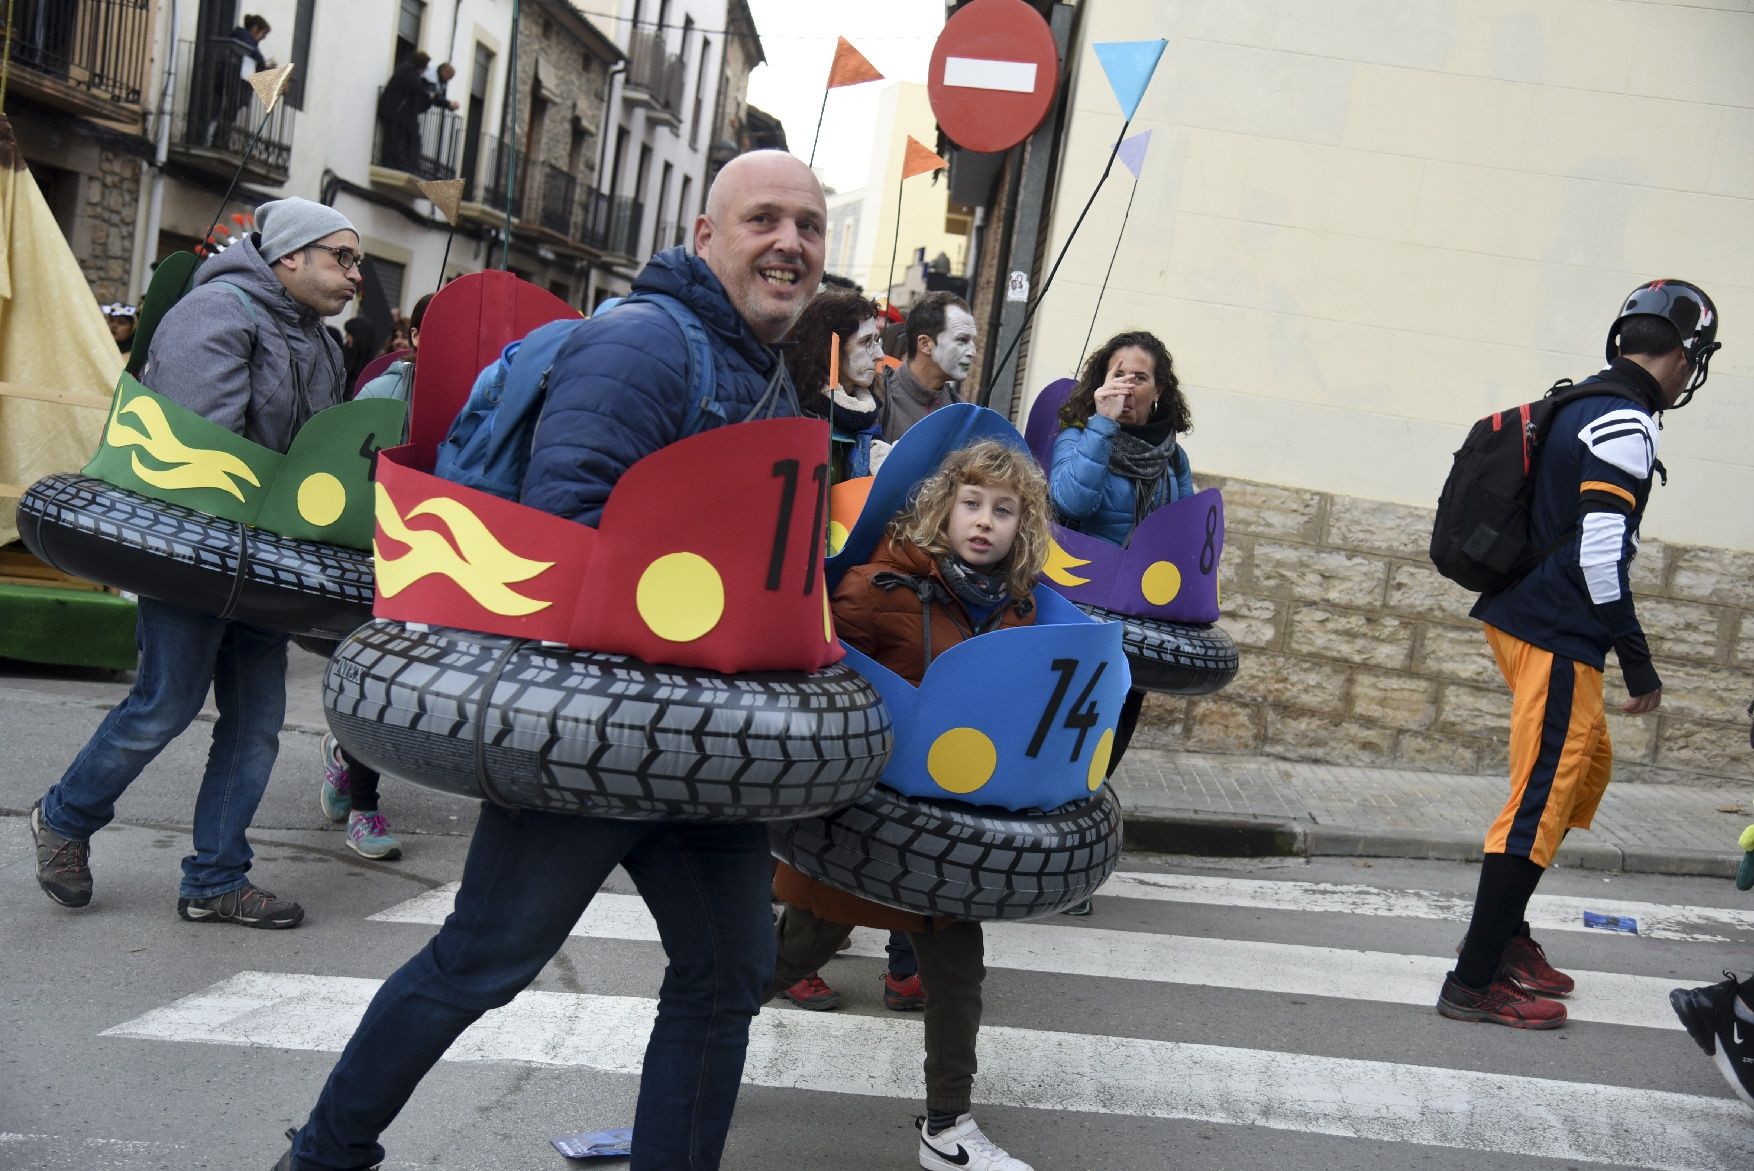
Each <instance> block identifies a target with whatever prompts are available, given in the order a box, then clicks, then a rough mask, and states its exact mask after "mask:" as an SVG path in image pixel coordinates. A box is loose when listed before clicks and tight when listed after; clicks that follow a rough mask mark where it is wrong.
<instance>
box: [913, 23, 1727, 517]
mask: <svg viewBox="0 0 1754 1171" xmlns="http://www.w3.org/2000/svg"><path fill="white" fill-rule="evenodd" d="M1081 7H1082V8H1083V10H1084V11H1083V13H1082V27H1081V29H1080V33H1079V43H1078V45H1076V46H1075V47H1074V48H1073V50H1072V51H1071V52H1070V54H1069V74H1070V77H1069V79H1068V81H1067V84H1069V85H1071V86H1072V115H1071V118H1070V126H1069V130H1068V135H1067V140H1066V143H1065V147H1064V151H1063V154H1062V159H1061V169H1060V172H1059V175H1058V178H1057V184H1056V189H1055V197H1054V209H1053V221H1052V225H1051V239H1050V242H1049V248H1048V252H1047V255H1048V257H1050V258H1051V257H1053V256H1055V255H1057V253H1058V252H1059V249H1060V247H1061V245H1062V244H1063V243H1064V241H1065V239H1066V236H1067V233H1068V232H1069V231H1070V229H1071V226H1072V224H1073V222H1074V220H1075V219H1076V217H1077V215H1078V212H1079V210H1080V209H1081V208H1082V207H1083V205H1084V201H1085V200H1086V199H1087V198H1089V194H1090V191H1091V189H1092V187H1093V186H1094V184H1095V182H1096V179H1097V176H1098V175H1100V174H1101V171H1102V166H1103V163H1104V162H1105V161H1106V159H1107V157H1108V152H1109V149H1110V148H1111V147H1112V145H1113V143H1114V140H1115V138H1116V136H1117V134H1118V133H1119V131H1120V129H1121V117H1120V113H1119V109H1118V106H1117V104H1116V102H1115V99H1114V96H1113V94H1112V92H1111V91H1110V89H1109V86H1108V83H1107V80H1106V78H1105V77H1104V75H1103V72H1102V69H1101V67H1100V65H1099V64H1098V63H1097V61H1096V58H1095V54H1094V53H1093V51H1092V50H1091V48H1090V46H1091V45H1092V44H1093V43H1096V42H1102V41H1118V40H1135V39H1140V38H1144V37H1155V36H1162V37H1166V38H1168V40H1169V47H1168V49H1167V50H1166V51H1165V53H1164V57H1163V60H1162V62H1161V64H1160V65H1159V66H1158V69H1157V73H1156V76H1155V78H1154V79H1153V81H1152V83H1151V86H1150V88H1149V89H1148V90H1147V91H1146V95H1145V99H1144V101H1143V103H1142V104H1141V106H1140V108H1139V111H1138V114H1137V115H1136V116H1135V118H1134V120H1133V123H1132V126H1131V128H1130V130H1129V132H1128V133H1129V134H1131V133H1137V132H1139V131H1141V130H1151V131H1152V140H1151V148H1150V152H1149V154H1148V155H1147V157H1146V160H1145V165H1144V171H1143V177H1142V178H1141V179H1140V181H1139V184H1138V191H1137V194H1136V197H1135V200H1134V203H1133V208H1132V214H1131V218H1130V221H1129V222H1128V224H1127V226H1126V230H1125V236H1124V239H1123V241H1122V248H1121V250H1120V259H1119V261H1118V263H1117V264H1116V266H1115V270H1114V276H1113V278H1112V280H1111V282H1110V284H1109V286H1108V289H1107V292H1106V293H1105V294H1104V295H1103V298H1102V303H1101V310H1100V314H1099V315H1098V316H1097V318H1096V331H1095V338H1094V340H1093V342H1092V344H1093V345H1097V344H1100V343H1101V341H1102V339H1103V338H1105V337H1107V336H1108V335H1109V334H1111V333H1112V332H1114V331H1116V330H1119V329H1123V328H1146V329H1151V330H1153V331H1155V332H1157V333H1158V334H1159V335H1160V336H1162V337H1163V338H1164V339H1165V341H1166V342H1167V343H1168V345H1169V347H1170V349H1171V351H1172V352H1173V353H1174V355H1175V358H1176V365H1177V372H1178V374H1179V375H1180V376H1181V377H1182V379H1183V380H1184V384H1185V386H1186V388H1187V392H1188V394H1189V396H1190V401H1191V405H1192V408H1193V412H1194V419H1195V430H1194V433H1193V435H1192V437H1191V438H1190V440H1189V443H1188V447H1189V450H1190V452H1191V454H1192V456H1193V460H1194V466H1195V468H1196V469H1197V470H1199V469H1203V470H1206V471H1208V472H1211V473H1217V474H1223V475H1228V476H1236V477H1242V478H1247V479H1253V480H1261V481H1267V482H1270V483H1278V484H1287V485H1294V486H1298V487H1303V488H1312V489H1319V490H1322V491H1326V492H1333V493H1338V494H1342V495H1349V496H1361V497H1367V498H1372V499H1378V500H1389V501H1395V502H1399V503H1405V504H1419V505H1425V506H1430V505H1432V504H1434V503H1435V502H1436V498H1437V492H1438V489H1439V487H1440V486H1441V484H1442V481H1443V477H1444V474H1445V473H1446V472H1447V470H1448V467H1449V457H1450V453H1451V452H1452V451H1453V450H1454V449H1455V447H1456V446H1457V445H1458V444H1459V443H1460V442H1461V439H1462V437H1463V435H1464V434H1465V433H1466V431H1467V428H1468V426H1469V425H1470V424H1471V423H1472V421H1473V420H1474V419H1476V418H1478V417H1479V416H1481V415H1483V414H1486V413H1487V412H1489V411H1491V410H1493V409H1496V408H1498V407H1502V406H1508V405H1512V404H1515V403H1518V402H1522V401H1525V400H1527V399H1530V398H1534V397H1536V396H1538V395H1539V394H1540V393H1541V392H1542V391H1543V390H1544V389H1545V388H1546V387H1547V386H1548V385H1549V384H1550V383H1551V382H1553V381H1554V380H1555V379H1557V378H1560V377H1567V376H1569V377H1573V378H1581V377H1582V376H1584V375H1586V374H1588V373H1590V372H1591V371H1593V370H1594V369H1596V368H1597V367H1599V366H1600V365H1601V363H1602V355H1603V342H1604V338H1605V334H1606V332H1607V328H1608V326H1609V324H1610V322H1611V321H1612V319H1613V317H1614V316H1615V313H1616V311H1617V308H1618V306H1619V304H1620V301H1621V299H1622V298H1623V297H1624V296H1625V295H1626V294H1627V293H1628V292H1630V291H1631V290H1632V289H1633V288H1634V287H1635V286H1637V285H1638V284H1639V283H1640V282H1642V281H1643V280H1645V279H1647V278H1649V277H1681V278H1685V279H1688V280H1691V281H1694V282H1695V283H1697V284H1699V285H1701V286H1702V287H1703V288H1705V289H1706V291H1707V292H1709V293H1710V294H1711V295H1712V297H1713V298H1714V299H1715V300H1716V302H1717V305H1718V309H1719V312H1720V315H1721V317H1722V319H1723V321H1724V322H1725V323H1726V324H1725V326H1724V329H1723V331H1722V332H1720V334H1719V339H1720V340H1721V341H1723V342H1724V349H1723V351H1722V352H1721V353H1719V354H1718V356H1717V358H1716V359H1715V360H1714V362H1713V365H1712V375H1711V381H1710V383H1709V384H1708V385H1707V386H1706V388H1705V389H1704V390H1703V391H1702V392H1701V393H1700V395H1699V398H1698V399H1697V400H1696V402H1695V403H1694V404H1693V405H1691V406H1690V407H1688V408H1687V409H1686V410H1683V411H1676V412H1673V413H1671V415H1670V416H1669V418H1668V420H1667V421H1668V426H1667V428H1666V430H1665V431H1664V432H1663V437H1662V457H1663V459H1664V462H1665V463H1666V464H1667V465H1668V468H1669V472H1670V483H1669V485H1668V486H1667V487H1666V488H1659V489H1657V490H1656V491H1655V492H1654V493H1653V496H1652V501H1651V505H1650V509H1649V513H1648V516H1647V518H1646V522H1645V530H1644V531H1645V533H1646V535H1647V536H1651V537H1657V538H1661V539H1664V540H1668V541H1674V542H1681V543H1689V544H1702V545H1713V546H1720V547H1728V548H1735V549H1754V508H1749V507H1747V506H1746V505H1745V503H1744V501H1745V500H1746V499H1747V498H1748V494H1749V492H1750V490H1751V489H1754V69H1750V68H1749V67H1748V58H1749V54H1750V50H1754V11H1750V10H1749V9H1750V4H1749V3H1748V0H1719V2H1718V3H1716V4H1715V5H1711V4H1707V3H1704V2H1703V0H1696V2H1694V3H1686V4H1683V3H1665V2H1660V0H1323V2H1321V3H1314V2H1311V3H1292V4H1287V3H1282V2H1280V0H1186V2H1175V0H1087V2H1086V3H1084V4H1082V5H1081ZM1131 187H1132V177H1131V175H1130V174H1129V173H1128V172H1127V171H1126V170H1125V168H1124V167H1122V166H1120V165H1119V164H1118V163H1117V164H1116V166H1115V169H1114V172H1113V174H1111V176H1110V178H1109V180H1108V183H1107V184H1106V186H1105V187H1104V189H1103V191H1102V193H1101V195H1100V196H1099V198H1098V199H1097V201H1096V204H1095V206H1094V207H1093V208H1092V209H1091V212H1090V215H1089V217H1088V219H1087V220H1086V222H1085V225H1084V228H1083V229H1082V231H1080V233H1079V234H1078V236H1077V238H1076V240H1075V241H1074V243H1073V245H1072V248H1071V251H1070V253H1069V254H1068V255H1067V258H1066V261H1065V264H1064V267H1063V268H1062V269H1061V271H1060V274H1059V276H1058V278H1057V280H1056V281H1055V284H1054V287H1053V290H1052V291H1051V292H1050V293H1049V295H1048V300H1047V302H1046V303H1045V304H1044V305H1043V308H1042V311H1041V313H1040V314H1039V316H1038V317H1037V324H1036V326H1035V334H1034V339H1033V342H1032V345H1031V347H1030V349H1031V353H1030V360H1029V365H1028V374H1027V378H1026V385H1027V387H1028V388H1029V391H1030V393H1032V394H1033V392H1034V391H1035V390H1037V389H1038V388H1039V387H1041V386H1042V385H1044V384H1046V383H1047V382H1048V381H1050V380H1052V379H1054V378H1057V377H1060V376H1063V375H1067V374H1070V373H1072V372H1073V370H1074V369H1075V367H1076V366H1077V365H1078V362H1079V360H1080V358H1081V353H1080V349H1081V346H1082V343H1083V339H1084V336H1085V333H1086V331H1087V330H1088V329H1089V328H1090V325H1091V322H1092V310H1093V308H1094V307H1095V305H1096V300H1097V289H1098V286H1099V284H1100V282H1101V280H1102V274H1103V270H1104V268H1105V267H1106V266H1107V264H1108V262H1109V257H1110V254H1111V252H1112V251H1113V250H1114V248H1115V244H1116V229H1117V227H1118V225H1119V224H1120V222H1121V217H1122V214H1123V211H1124V210H1125V208H1126V205H1127V198H1128V195H1129V191H1130V188H1131ZM910 194H911V193H910ZM1038 279H1039V277H1038Z"/></svg>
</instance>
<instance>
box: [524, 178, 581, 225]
mask: <svg viewBox="0 0 1754 1171" xmlns="http://www.w3.org/2000/svg"><path fill="white" fill-rule="evenodd" d="M530 179H531V181H532V183H536V184H539V186H538V188H537V190H536V195H537V196H538V197H539V200H540V202H539V203H538V204H537V206H536V208H535V212H536V222H537V223H538V224H540V225H542V226H543V227H544V228H547V229H548V230H549V231H550V232H555V233H558V234H559V235H562V236H571V235H572V221H573V206H574V196H575V195H576V193H577V192H578V189H579V181H578V180H577V179H576V178H574V177H573V176H572V175H571V174H569V173H568V172H566V171H563V170H561V169H560V168H559V167H557V166H555V165H554V164H553V163H542V164H541V165H540V169H539V171H538V173H536V174H532V175H531V176H530Z"/></svg>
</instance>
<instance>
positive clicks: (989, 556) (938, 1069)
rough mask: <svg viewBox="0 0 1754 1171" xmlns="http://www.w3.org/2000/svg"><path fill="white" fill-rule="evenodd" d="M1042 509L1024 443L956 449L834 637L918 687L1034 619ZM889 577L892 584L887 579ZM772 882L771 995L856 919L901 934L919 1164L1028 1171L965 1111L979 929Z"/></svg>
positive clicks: (789, 874) (850, 597)
mask: <svg viewBox="0 0 1754 1171" xmlns="http://www.w3.org/2000/svg"><path fill="white" fill-rule="evenodd" d="M1048 515H1049V509H1048V499H1047V483H1046V481H1045V480H1043V479H1042V474H1041V470H1040V469H1039V468H1037V467H1036V466H1035V461H1034V460H1033V459H1031V458H1030V456H1029V453H1028V452H1025V451H1021V450H1019V449H1017V448H1014V447H1010V446H1008V445H1006V444H1003V443H999V442H997V441H996V440H991V439H988V440H982V441H980V442H978V443H974V444H971V445H969V446H968V447H965V448H962V449H961V450H959V451H954V452H952V453H951V454H949V455H948V456H946V457H945V458H944V462H943V463H942V464H940V465H939V467H938V470H937V471H935V472H933V473H932V474H931V475H930V476H928V477H926V479H925V480H923V481H921V483H920V485H919V487H918V488H917V489H916V491H915V492H914V494H913V497H912V501H911V503H910V504H909V505H908V507H907V508H906V509H904V510H903V511H902V512H900V513H898V514H897V515H896V517H895V519H894V520H892V521H891V522H890V524H889V527H888V531H887V532H886V533H885V535H884V537H883V540H882V541H881V542H879V544H878V546H877V548H876V550H875V551H874V552H873V553H872V555H871V560H870V561H869V562H868V563H866V564H864V565H860V566H857V567H855V568H853V569H851V570H849V571H848V572H847V575H846V576H845V577H844V578H842V579H841V582H840V585H839V586H837V587H836V588H835V591H834V620H835V630H836V633H838V634H839V635H840V637H841V638H842V639H844V640H845V641H846V643H847V645H848V646H851V647H855V648H857V649H858V650H860V651H863V652H864V653H866V654H868V655H870V656H871V657H872V658H873V659H875V660H876V661H877V662H878V663H880V664H882V665H883V666H885V667H887V668H889V669H890V670H891V671H894V672H895V673H896V674H897V675H900V676H901V677H902V678H904V679H906V680H907V681H908V682H910V683H912V684H914V685H915V686H916V687H917V686H919V683H920V680H921V679H922V678H923V677H924V676H925V673H926V668H927V667H929V666H930V665H931V662H930V660H931V659H933V658H936V657H937V656H938V655H941V654H943V653H944V652H945V651H947V650H949V649H950V648H951V647H953V646H955V645H956V644H958V643H960V642H963V641H964V640H966V639H969V638H975V637H978V636H980V635H981V634H984V633H986V632H988V631H991V630H1000V629H1005V628H1009V627H1016V626H1031V625H1033V624H1034V623H1035V602H1034V599H1033V597H1032V596H1031V591H1032V590H1033V589H1034V587H1035V581H1036V578H1037V577H1038V576H1039V575H1040V573H1041V568H1042V566H1043V565H1044V564H1046V562H1047V554H1048V546H1049V544H1050V542H1051V537H1050V536H1049V532H1048ZM898 577H899V578H900V579H901V582H902V588H895V583H894V582H893V581H891V580H890V579H893V578H898ZM880 583H881V584H880ZM997 683H998V681H996V680H995V684H997ZM774 890H775V893H777V894H778V895H779V897H780V899H781V900H782V901H783V902H784V903H785V904H786V906H785V909H784V910H783V911H781V912H780V919H779V923H778V924H777V926H776V928H775V930H776V933H777V937H778V943H777V947H778V959H777V960H776V963H775V968H774V979H773V983H772V984H770V985H769V986H768V989H767V995H768V998H769V999H772V998H773V997H775V996H779V995H783V994H784V993H785V991H786V990H787V989H788V988H790V987H792V986H793V985H794V984H795V983H796V982H797V981H798V980H801V979H803V978H804V977H805V976H806V975H808V974H809V973H813V972H815V971H816V970H817V969H818V968H820V967H821V966H822V965H823V964H824V963H826V962H828V960H829V959H830V957H832V956H833V955H834V953H835V950H836V949H837V948H838V947H839V946H840V944H841V943H842V941H844V940H845V939H846V938H847V936H848V935H849V934H850V933H851V932H852V929H853V925H855V924H860V925H864V926H870V927H881V928H886V929H888V930H890V931H896V930H900V931H904V932H906V933H907V937H908V940H909V942H910V943H912V945H913V950H914V952H915V954H916V955H917V956H918V957H919V960H918V962H919V966H920V975H921V977H922V979H923V981H924V985H925V1048H926V1062H925V1075H926V1116H925V1117H924V1118H923V1119H921V1120H920V1127H921V1129H920V1142H919V1150H918V1155H919V1163H920V1166H921V1167H924V1168H926V1169H927V1171H1030V1167H1029V1164H1027V1163H1025V1162H1023V1161H1022V1160H1021V1159H1016V1158H1013V1157H1012V1156H1011V1155H1009V1154H1007V1153H1006V1152H1005V1151H1004V1150H1003V1149H1002V1148H1000V1147H999V1146H998V1145H997V1144H996V1143H994V1142H993V1141H992V1140H991V1139H989V1138H987V1136H986V1135H984V1134H983V1133H981V1129H980V1127H979V1126H977V1125H976V1124H975V1121H974V1118H973V1116H972V1115H971V1114H970V1113H969V1107H970V1104H971V1102H972V1101H973V1093H974V1076H975V1072H976V1061H975V1043H976V1040H977V1038H978V1037H979V1035H980V1023H981V985H982V982H983V981H984V980H985V979H986V966H985V962H984V958H983V957H984V954H985V946H986V945H985V936H984V935H983V934H982V931H981V925H980V924H979V923H978V922H973V921H970V920H966V919H953V918H949V917H939V918H930V917H927V916H924V915H912V914H908V913H907V912H905V911H896V910H892V909H891V908H889V907H883V906H879V905H877V904H876V903H872V902H869V901H867V900H865V899H861V898H859V897H857V896H856V895H851V894H847V893H845V892H844V891H839V890H835V889H834V888H832V887H829V886H827V885H825V884H823V883H820V882H817V881H816V880H814V879H812V878H808V877H806V876H805V875H803V874H801V873H799V872H798V871H796V870H794V869H792V868H791V867H790V866H787V865H785V864H784V863H781V864H780V865H779V867H778V869H777V870H776V872H775V876H774Z"/></svg>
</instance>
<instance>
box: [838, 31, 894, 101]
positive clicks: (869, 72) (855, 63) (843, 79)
mask: <svg viewBox="0 0 1754 1171" xmlns="http://www.w3.org/2000/svg"><path fill="white" fill-rule="evenodd" d="M836 39H837V40H838V42H839V43H838V44H836V45H835V47H834V64H833V65H831V66H829V67H828V88H829V89H838V88H839V87H841V86H843V85H861V84H863V83H864V82H867V81H882V80H883V75H882V74H881V73H879V72H877V67H876V66H875V65H873V64H871V62H869V61H867V60H866V59H865V55H864V54H863V53H861V52H859V51H858V50H857V49H855V48H853V45H852V42H851V41H849V40H847V39H846V38H845V37H838V38H836Z"/></svg>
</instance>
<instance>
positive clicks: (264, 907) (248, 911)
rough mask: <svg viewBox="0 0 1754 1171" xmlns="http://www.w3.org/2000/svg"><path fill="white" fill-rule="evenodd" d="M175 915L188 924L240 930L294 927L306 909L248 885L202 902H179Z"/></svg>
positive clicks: (179, 900) (196, 900)
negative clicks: (229, 926) (233, 925)
mask: <svg viewBox="0 0 1754 1171" xmlns="http://www.w3.org/2000/svg"><path fill="white" fill-rule="evenodd" d="M177 914H179V915H181V916H182V917H183V918H185V919H187V920H189V922H191V923H236V924H238V925H239V926H242V927H267V928H277V927H297V926H298V925H299V924H300V923H302V922H304V918H305V909H304V908H303V907H301V906H299V905H298V904H297V903H295V902H293V901H292V900H291V899H280V898H275V897H274V895H272V894H270V893H269V892H268V891H265V890H263V889H262V888H261V887H259V886H253V885H251V884H250V883H247V882H246V883H245V884H244V885H242V886H240V887H238V888H237V889H236V890H228V891H226V892H225V893H224V894H222V895H213V896H211V897H209V898H205V899H178V900H177Z"/></svg>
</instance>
